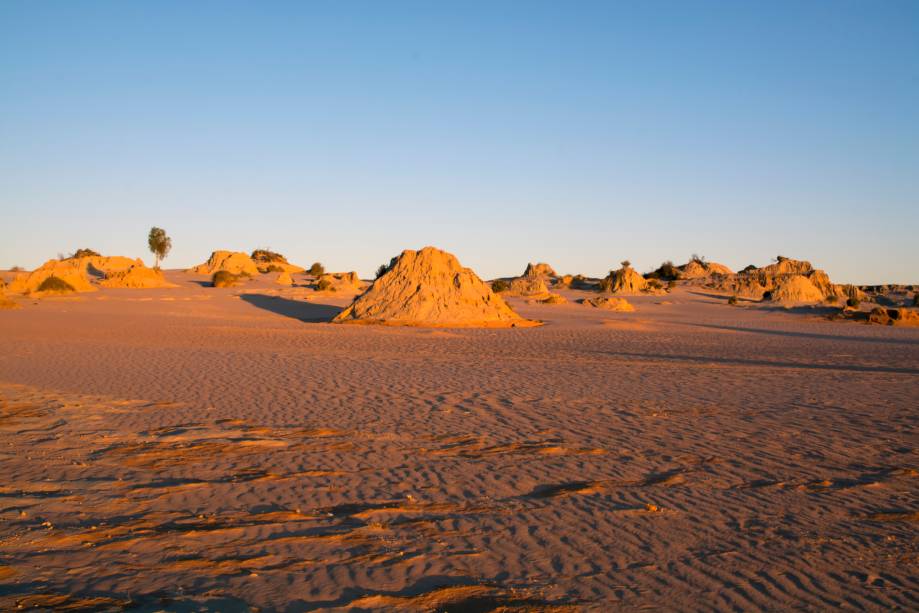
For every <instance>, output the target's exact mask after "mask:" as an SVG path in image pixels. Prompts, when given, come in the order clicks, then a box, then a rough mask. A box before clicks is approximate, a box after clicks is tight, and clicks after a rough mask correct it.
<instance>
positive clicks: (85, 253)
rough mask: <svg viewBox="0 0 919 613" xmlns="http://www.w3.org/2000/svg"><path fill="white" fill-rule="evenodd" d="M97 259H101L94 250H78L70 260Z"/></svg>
mask: <svg viewBox="0 0 919 613" xmlns="http://www.w3.org/2000/svg"><path fill="white" fill-rule="evenodd" d="M91 257H92V258H97V257H100V256H99V253H98V252H97V251H93V250H92V249H77V250H76V251H74V252H73V255H72V256H70V259H73V260H76V259H78V258H91Z"/></svg>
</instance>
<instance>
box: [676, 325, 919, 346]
mask: <svg viewBox="0 0 919 613" xmlns="http://www.w3.org/2000/svg"><path fill="white" fill-rule="evenodd" d="M687 325H689V326H695V327H697V328H710V329H712V330H730V331H732V332H748V333H750V334H765V335H769V336H793V337H798V338H813V339H818V340H828V341H842V342H846V343H848V342H854V343H879V344H882V345H883V344H889V345H919V340H917V339H915V338H890V337H878V336H843V335H841V334H819V333H816V332H792V331H790V330H768V329H763V328H744V327H740V326H726V325H715V324H695V323H690V324H687ZM877 328H878V329H886V328H887V327H886V326H877Z"/></svg>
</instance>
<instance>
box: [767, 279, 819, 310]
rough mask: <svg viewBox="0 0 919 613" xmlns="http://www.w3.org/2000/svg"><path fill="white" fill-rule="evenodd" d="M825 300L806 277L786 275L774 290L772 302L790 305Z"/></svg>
mask: <svg viewBox="0 0 919 613" xmlns="http://www.w3.org/2000/svg"><path fill="white" fill-rule="evenodd" d="M824 298H825V296H824V293H823V292H822V291H820V290H819V289H818V288H817V287H816V286H815V285H814V284H813V283H812V282H811V280H810V279H809V278H807V277H806V276H804V275H785V276H783V277H782V278H780V279H779V281H778V282H777V283H776V286H775V289H773V290H772V300H773V301H774V302H783V303H788V304H794V303H800V302H821V301H823V299H824Z"/></svg>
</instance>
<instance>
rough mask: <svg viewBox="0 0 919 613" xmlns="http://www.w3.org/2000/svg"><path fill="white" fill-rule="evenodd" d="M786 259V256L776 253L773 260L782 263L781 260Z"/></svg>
mask: <svg viewBox="0 0 919 613" xmlns="http://www.w3.org/2000/svg"><path fill="white" fill-rule="evenodd" d="M787 259H788V258H786V257H785V256H784V255H777V256H775V261H776V262H779V263H782V262H784V261H785V260H787Z"/></svg>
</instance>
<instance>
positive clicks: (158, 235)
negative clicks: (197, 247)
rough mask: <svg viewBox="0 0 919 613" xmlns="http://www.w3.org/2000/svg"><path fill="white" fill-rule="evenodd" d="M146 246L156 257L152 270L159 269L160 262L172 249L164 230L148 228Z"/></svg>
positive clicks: (154, 227) (170, 241)
mask: <svg viewBox="0 0 919 613" xmlns="http://www.w3.org/2000/svg"><path fill="white" fill-rule="evenodd" d="M147 246H148V247H150V251H151V252H152V253H153V255H154V256H155V257H156V264H155V265H154V268H159V267H160V260H163V259H165V258H166V256H167V255H169V250H170V249H172V239H171V238H169V237H168V236H166V230H163V229H162V228H157V227H156V226H153V227H152V228H150V235H149V236H148V237H147Z"/></svg>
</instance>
